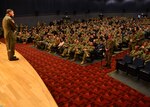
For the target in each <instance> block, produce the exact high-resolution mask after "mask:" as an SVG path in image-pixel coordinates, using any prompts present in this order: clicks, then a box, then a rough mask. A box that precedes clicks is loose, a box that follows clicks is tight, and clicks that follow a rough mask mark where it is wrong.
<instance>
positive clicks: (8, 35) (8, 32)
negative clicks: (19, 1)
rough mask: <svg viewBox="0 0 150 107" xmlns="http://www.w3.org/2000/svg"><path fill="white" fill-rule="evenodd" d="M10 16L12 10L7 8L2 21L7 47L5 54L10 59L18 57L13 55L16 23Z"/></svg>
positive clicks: (12, 13)
mask: <svg viewBox="0 0 150 107" xmlns="http://www.w3.org/2000/svg"><path fill="white" fill-rule="evenodd" d="M12 17H14V11H13V10H12V9H7V10H6V16H5V17H4V18H3V21H2V27H3V30H4V38H5V42H6V47H7V54H8V59H9V60H10V61H14V60H18V58H17V57H16V56H14V54H15V42H16V36H15V29H16V25H15V22H14V20H13V19H12Z"/></svg>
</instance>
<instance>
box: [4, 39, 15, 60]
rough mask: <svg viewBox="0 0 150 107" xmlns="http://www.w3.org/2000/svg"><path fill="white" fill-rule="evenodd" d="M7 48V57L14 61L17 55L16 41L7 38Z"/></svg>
mask: <svg viewBox="0 0 150 107" xmlns="http://www.w3.org/2000/svg"><path fill="white" fill-rule="evenodd" d="M5 42H6V48H7V55H8V59H9V60H10V59H12V58H13V56H14V54H15V39H14V38H12V37H6V39H5Z"/></svg>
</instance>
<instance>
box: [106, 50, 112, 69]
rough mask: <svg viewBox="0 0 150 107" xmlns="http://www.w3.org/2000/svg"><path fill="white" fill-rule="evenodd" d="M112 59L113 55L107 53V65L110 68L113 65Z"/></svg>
mask: <svg viewBox="0 0 150 107" xmlns="http://www.w3.org/2000/svg"><path fill="white" fill-rule="evenodd" d="M111 57H112V53H111V52H107V53H106V64H107V65H108V66H110V64H111Z"/></svg>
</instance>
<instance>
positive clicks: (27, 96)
mask: <svg viewBox="0 0 150 107" xmlns="http://www.w3.org/2000/svg"><path fill="white" fill-rule="evenodd" d="M6 53H7V52H6V46H5V44H3V43H1V44H0V107H57V104H56V102H55V101H54V99H53V97H52V95H51V94H50V92H49V91H48V89H47V87H46V86H45V84H44V83H43V81H42V80H41V78H40V77H39V75H38V74H37V72H36V71H35V70H34V68H33V67H32V66H31V65H30V64H29V63H28V62H27V60H26V59H25V58H24V57H23V56H22V55H20V54H19V53H18V52H16V56H17V57H19V59H20V60H18V61H8V59H7V54H6Z"/></svg>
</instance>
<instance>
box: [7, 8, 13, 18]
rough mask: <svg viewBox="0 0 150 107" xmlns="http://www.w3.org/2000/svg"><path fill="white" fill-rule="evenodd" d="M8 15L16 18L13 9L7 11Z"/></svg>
mask: <svg viewBox="0 0 150 107" xmlns="http://www.w3.org/2000/svg"><path fill="white" fill-rule="evenodd" d="M6 14H8V15H9V16H10V17H14V11H13V10H12V9H7V10H6Z"/></svg>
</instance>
